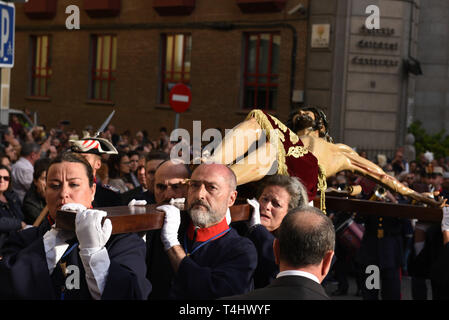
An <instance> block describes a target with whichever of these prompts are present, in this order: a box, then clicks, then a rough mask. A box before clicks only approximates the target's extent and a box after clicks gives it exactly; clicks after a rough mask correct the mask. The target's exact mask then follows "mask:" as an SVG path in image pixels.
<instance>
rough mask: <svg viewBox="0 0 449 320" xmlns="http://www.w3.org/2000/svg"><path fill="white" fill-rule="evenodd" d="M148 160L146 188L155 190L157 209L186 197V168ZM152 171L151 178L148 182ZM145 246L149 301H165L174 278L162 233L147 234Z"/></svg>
mask: <svg viewBox="0 0 449 320" xmlns="http://www.w3.org/2000/svg"><path fill="white" fill-rule="evenodd" d="M156 163H157V161H155V160H149V161H148V162H147V164H146V167H147V176H148V180H147V181H148V185H149V186H150V185H153V186H154V189H153V190H154V198H155V201H156V203H157V204H158V205H166V204H169V203H170V201H171V199H182V198H186V197H187V184H186V180H187V179H188V178H190V170H189V168H188V166H187V165H185V164H184V163H181V162H179V161H172V160H166V161H163V160H160V161H159V163H158V164H157V165H156ZM152 170H155V172H154V178H153V179H151V176H152V172H151V171H152ZM146 242H147V266H148V273H147V278H148V279H149V280H150V282H151V284H152V285H153V290H152V292H151V295H150V297H149V298H150V299H152V300H153V299H154V300H159V299H168V297H169V288H170V282H171V281H172V278H173V276H174V274H173V271H172V269H171V266H170V261H169V260H168V257H167V255H166V253H165V250H164V246H163V244H162V242H161V230H151V231H148V232H147V234H146Z"/></svg>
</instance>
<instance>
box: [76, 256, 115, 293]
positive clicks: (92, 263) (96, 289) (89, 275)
mask: <svg viewBox="0 0 449 320" xmlns="http://www.w3.org/2000/svg"><path fill="white" fill-rule="evenodd" d="M80 257H81V261H82V262H83V266H84V271H85V273H86V281H87V286H88V287H89V292H90V294H91V295H92V297H93V298H94V299H95V300H100V298H101V295H102V294H103V290H104V287H105V285H106V279H107V277H108V273H109V266H110V264H111V261H110V260H109V254H108V250H106V248H102V249H99V248H93V249H90V248H87V249H81V250H80Z"/></svg>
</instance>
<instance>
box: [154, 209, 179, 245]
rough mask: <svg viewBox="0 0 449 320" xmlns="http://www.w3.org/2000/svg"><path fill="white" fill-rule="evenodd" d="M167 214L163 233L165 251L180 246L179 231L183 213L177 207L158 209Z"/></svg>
mask: <svg viewBox="0 0 449 320" xmlns="http://www.w3.org/2000/svg"><path fill="white" fill-rule="evenodd" d="M156 209H157V210H161V211H164V212H165V218H164V225H163V227H162V231H161V240H162V244H163V245H164V249H165V250H168V249H170V248H171V247H174V246H177V245H180V243H179V240H178V229H179V225H180V224H181V213H180V211H179V209H178V208H176V207H175V206H172V205H169V204H166V205H163V206H160V207H157V208H156Z"/></svg>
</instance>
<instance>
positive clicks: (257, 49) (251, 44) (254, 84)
mask: <svg viewBox="0 0 449 320" xmlns="http://www.w3.org/2000/svg"><path fill="white" fill-rule="evenodd" d="M280 44H281V36H280V34H279V33H247V34H245V36H244V51H245V52H244V57H245V66H244V74H243V83H244V88H243V108H244V109H253V108H259V109H266V110H275V109H276V106H277V96H278V86H279V49H280Z"/></svg>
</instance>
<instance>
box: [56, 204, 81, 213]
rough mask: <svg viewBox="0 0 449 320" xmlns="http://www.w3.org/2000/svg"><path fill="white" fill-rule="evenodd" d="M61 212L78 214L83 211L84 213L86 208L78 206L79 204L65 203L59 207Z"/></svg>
mask: <svg viewBox="0 0 449 320" xmlns="http://www.w3.org/2000/svg"><path fill="white" fill-rule="evenodd" d="M61 210H62V211H72V212H76V213H80V212H83V211H86V210H87V208H86V207H85V206H84V205H82V204H80V203H66V204H65V205H63V206H62V207H61Z"/></svg>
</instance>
